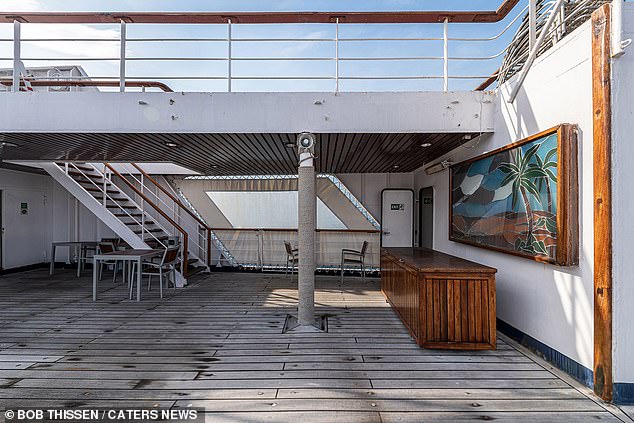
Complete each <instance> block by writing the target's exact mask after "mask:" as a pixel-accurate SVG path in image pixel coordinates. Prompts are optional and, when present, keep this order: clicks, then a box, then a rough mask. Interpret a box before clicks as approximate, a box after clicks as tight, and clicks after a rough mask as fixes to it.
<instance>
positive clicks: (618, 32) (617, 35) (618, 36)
mask: <svg viewBox="0 0 634 423" xmlns="http://www.w3.org/2000/svg"><path fill="white" fill-rule="evenodd" d="M610 23H611V25H612V34H611V37H610V38H611V40H612V57H618V56H620V55H622V54H623V0H612V17H611V19H610ZM630 42H631V40H630Z"/></svg>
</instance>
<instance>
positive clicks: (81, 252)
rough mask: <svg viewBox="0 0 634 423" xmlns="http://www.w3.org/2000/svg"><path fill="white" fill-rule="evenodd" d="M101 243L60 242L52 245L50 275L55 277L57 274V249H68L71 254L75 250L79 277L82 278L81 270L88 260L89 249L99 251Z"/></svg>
mask: <svg viewBox="0 0 634 423" xmlns="http://www.w3.org/2000/svg"><path fill="white" fill-rule="evenodd" d="M98 244H99V243H98V242H97V241H59V242H53V243H52V244H51V264H50V267H49V271H48V274H49V275H50V276H53V273H54V272H55V253H56V252H57V247H68V249H69V253H70V251H72V250H73V249H74V250H75V254H76V256H77V277H79V276H81V270H82V266H83V263H84V261H85V260H86V253H87V251H88V250H89V249H92V250H93V251H97V245H98Z"/></svg>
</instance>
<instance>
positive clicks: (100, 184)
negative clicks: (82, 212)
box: [58, 162, 167, 248]
mask: <svg viewBox="0 0 634 423" xmlns="http://www.w3.org/2000/svg"><path fill="white" fill-rule="evenodd" d="M58 166H59V165H58ZM83 166H86V167H87V168H89V169H90V170H89V171H88V172H92V173H90V174H89V173H86V171H85V170H84V168H83ZM59 167H60V168H61V169H62V170H63V171H64V173H65V174H66V175H68V176H69V177H71V178H72V179H74V180H75V181H77V177H81V178H82V179H83V180H84V182H85V183H88V184H90V185H89V187H90V188H92V189H96V190H97V191H95V192H97V194H98V195H94V197H95V200H96V201H99V202H101V205H103V206H104V207H108V206H112V208H113V209H114V210H116V211H117V213H116V215H117V216H118V217H119V218H125V219H130V222H131V223H134V225H135V226H138V227H139V228H140V232H141V233H140V234H139V237H140V238H141V239H143V240H144V241H146V240H148V239H149V240H151V241H154V242H156V243H157V244H158V245H161V246H162V247H164V248H167V243H166V242H164V241H163V240H161V239H160V238H159V237H157V236H156V234H155V233H154V232H152V231H151V229H153V228H159V229H161V231H164V232H165V233H166V234H167V232H166V229H165V228H164V227H162V226H161V225H159V224H158V222H154V221H152V222H153V223H152V224H148V223H146V218H147V213H146V212H145V210H144V206H143V205H139V204H137V203H136V202H135V201H134V200H133V199H132V198H130V196H129V195H127V194H126V193H125V192H124V191H122V190H117V192H116V194H117V196H118V197H117V198H115V197H113V196H112V195H110V192H109V191H112V188H111V187H116V185H115V184H114V182H113V181H112V173H111V172H110V171H109V169H108V168H107V167H105V166H104V169H103V171H102V170H99V169H98V168H97V167H96V166H94V165H90V164H83V165H82V166H78V165H76V164H75V163H70V162H66V163H64V164H63V165H62V166H59ZM71 173H74V174H75V176H73V175H72V174H71ZM95 179H100V181H95ZM78 183H79V182H78ZM80 185H81V184H80ZM82 188H83V189H86V187H84V186H83V185H82ZM121 197H123V198H121ZM123 203H125V204H123ZM130 207H133V208H130ZM138 211H140V212H141V219H138V213H137V212H138ZM113 214H114V213H113ZM146 236H148V237H149V238H146Z"/></svg>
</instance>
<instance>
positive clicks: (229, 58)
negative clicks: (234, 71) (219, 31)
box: [227, 19, 232, 92]
mask: <svg viewBox="0 0 634 423" xmlns="http://www.w3.org/2000/svg"><path fill="white" fill-rule="evenodd" d="M227 41H228V43H227V91H229V92H231V65H232V63H231V55H232V52H231V19H227Z"/></svg>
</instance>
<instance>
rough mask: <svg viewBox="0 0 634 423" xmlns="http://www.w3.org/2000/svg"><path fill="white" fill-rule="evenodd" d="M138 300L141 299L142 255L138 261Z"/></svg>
mask: <svg viewBox="0 0 634 423" xmlns="http://www.w3.org/2000/svg"><path fill="white" fill-rule="evenodd" d="M136 265H137V267H136V269H137V270H136V277H137V279H136V300H137V301H141V257H139V259H138V260H137V262H136Z"/></svg>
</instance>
